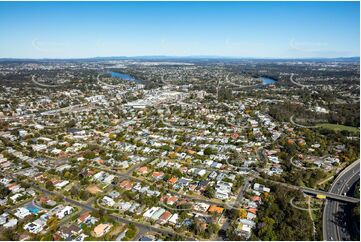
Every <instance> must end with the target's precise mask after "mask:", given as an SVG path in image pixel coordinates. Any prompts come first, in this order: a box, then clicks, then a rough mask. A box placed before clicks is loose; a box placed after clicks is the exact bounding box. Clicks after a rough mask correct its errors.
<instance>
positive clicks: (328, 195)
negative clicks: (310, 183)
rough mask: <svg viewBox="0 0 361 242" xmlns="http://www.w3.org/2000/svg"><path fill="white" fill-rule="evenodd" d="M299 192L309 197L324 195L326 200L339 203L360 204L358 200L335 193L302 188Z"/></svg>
mask: <svg viewBox="0 0 361 242" xmlns="http://www.w3.org/2000/svg"><path fill="white" fill-rule="evenodd" d="M301 191H302V192H304V193H306V194H311V195H318V194H319V195H325V196H326V198H329V199H333V200H337V201H341V202H350V203H359V202H360V199H358V198H354V197H348V196H343V195H338V194H335V193H330V192H325V191H320V190H316V189H312V188H306V187H302V188H301Z"/></svg>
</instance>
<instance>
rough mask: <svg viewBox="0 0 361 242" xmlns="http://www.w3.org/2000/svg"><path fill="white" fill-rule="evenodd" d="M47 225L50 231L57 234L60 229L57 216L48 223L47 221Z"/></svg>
mask: <svg viewBox="0 0 361 242" xmlns="http://www.w3.org/2000/svg"><path fill="white" fill-rule="evenodd" d="M46 225H47V226H48V228H49V231H51V232H55V231H56V230H57V229H58V227H59V219H58V218H57V217H55V216H53V217H51V218H49V220H48V221H46Z"/></svg>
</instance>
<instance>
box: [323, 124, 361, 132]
mask: <svg viewBox="0 0 361 242" xmlns="http://www.w3.org/2000/svg"><path fill="white" fill-rule="evenodd" d="M316 126H317V127H319V128H325V129H332V130H335V131H342V130H346V131H349V132H354V133H358V132H359V131H360V129H359V128H356V127H352V126H346V125H340V124H329V123H325V124H317V125H316Z"/></svg>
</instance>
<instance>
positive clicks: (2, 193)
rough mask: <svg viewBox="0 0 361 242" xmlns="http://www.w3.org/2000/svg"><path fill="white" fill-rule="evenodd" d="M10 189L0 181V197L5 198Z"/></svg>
mask: <svg viewBox="0 0 361 242" xmlns="http://www.w3.org/2000/svg"><path fill="white" fill-rule="evenodd" d="M9 193H10V190H9V189H8V188H7V187H5V186H4V185H3V184H2V183H0V198H1V199H3V198H5V197H6V196H7V195H9Z"/></svg>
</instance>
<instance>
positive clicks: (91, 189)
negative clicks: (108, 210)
mask: <svg viewBox="0 0 361 242" xmlns="http://www.w3.org/2000/svg"><path fill="white" fill-rule="evenodd" d="M86 191H88V192H89V193H91V194H93V195H96V194H98V193H101V192H103V190H102V189H100V188H99V187H98V186H97V185H94V184H92V185H89V186H88V187H87V188H86Z"/></svg>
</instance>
